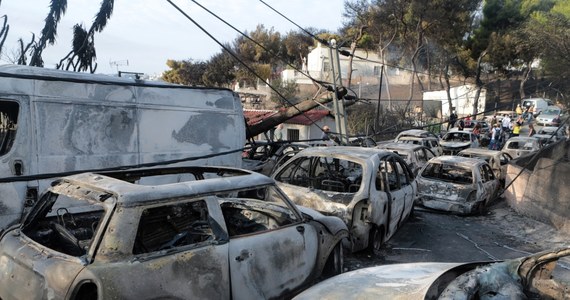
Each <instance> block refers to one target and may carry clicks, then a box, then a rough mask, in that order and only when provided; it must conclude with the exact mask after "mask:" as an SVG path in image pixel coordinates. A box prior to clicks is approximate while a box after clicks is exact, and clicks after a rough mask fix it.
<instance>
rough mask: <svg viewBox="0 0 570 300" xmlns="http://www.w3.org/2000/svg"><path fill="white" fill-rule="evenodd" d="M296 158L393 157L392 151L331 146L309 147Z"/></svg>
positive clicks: (360, 158)
mask: <svg viewBox="0 0 570 300" xmlns="http://www.w3.org/2000/svg"><path fill="white" fill-rule="evenodd" d="M297 155H298V156H323V157H335V158H351V159H352V160H355V161H360V162H362V161H365V160H368V159H369V158H370V157H373V156H375V155H381V156H385V155H395V154H394V153H393V152H392V151H388V150H384V149H377V148H374V147H354V146H331V147H310V148H306V149H303V150H301V151H300V152H299V153H298V154H297Z"/></svg>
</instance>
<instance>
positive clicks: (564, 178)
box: [504, 141, 570, 232]
mask: <svg viewBox="0 0 570 300" xmlns="http://www.w3.org/2000/svg"><path fill="white" fill-rule="evenodd" d="M568 151H569V147H568V142H566V141H562V142H559V143H556V144H553V145H551V146H549V147H548V148H546V149H544V151H541V153H539V154H538V155H536V156H535V157H533V155H530V156H525V157H521V158H518V159H517V160H514V161H513V163H511V164H509V165H508V168H507V178H506V184H507V185H508V184H510V183H511V182H513V180H514V182H513V183H512V184H511V185H510V186H508V188H507V190H506V191H505V194H504V195H505V198H506V199H507V202H508V203H509V205H510V206H511V207H512V208H513V209H514V210H515V211H517V212H519V213H521V214H523V215H526V216H528V217H531V218H533V219H537V220H539V221H542V222H545V223H548V224H551V225H553V226H554V227H556V228H557V229H559V230H562V231H567V232H570V184H568V181H569V179H570V163H569V162H568V160H567V158H568V157H569V155H568ZM525 167H526V168H525Z"/></svg>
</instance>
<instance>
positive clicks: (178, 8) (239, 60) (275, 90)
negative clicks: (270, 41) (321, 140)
mask: <svg viewBox="0 0 570 300" xmlns="http://www.w3.org/2000/svg"><path fill="white" fill-rule="evenodd" d="M167 1H168V3H170V4H171V5H172V6H173V7H174V8H176V10H178V11H179V12H180V13H181V14H182V15H183V16H184V17H186V18H187V19H188V20H189V21H190V22H192V23H194V25H196V27H198V28H199V29H200V30H202V32H204V33H205V34H206V35H208V37H210V38H211V39H212V40H213V41H214V42H216V43H217V44H218V45H219V46H220V47H222V49H224V50H225V51H226V52H227V53H228V54H230V55H231V56H232V57H233V58H234V59H235V60H237V61H238V62H239V63H240V64H242V65H243V66H244V67H245V68H246V69H247V70H248V71H249V72H251V73H252V74H253V75H255V77H257V78H259V79H261V80H263V81H265V79H263V78H262V77H261V76H260V75H259V74H257V72H255V70H253V69H252V68H251V67H250V66H248V65H247V64H246V63H245V62H244V61H242V60H241V59H240V58H239V57H238V56H237V55H236V54H235V53H233V52H232V51H231V50H230V49H228V48H227V47H226V46H224V45H223V44H222V43H221V42H220V41H218V40H217V39H216V38H215V37H214V36H212V34H210V33H209V32H208V31H207V30H206V29H204V28H203V27H202V26H200V24H198V22H196V21H195V20H194V19H193V18H192V17H190V16H189V15H188V14H187V13H186V12H184V11H183V10H182V9H181V8H180V7H178V6H177V5H176V4H174V3H173V2H172V1H171V0H167ZM267 86H268V87H269V88H270V89H271V90H272V91H273V92H275V93H276V94H277V95H278V96H279V97H281V98H282V99H283V100H285V101H286V102H287V103H289V105H291V107H294V108H295V109H296V110H297V111H298V112H299V113H300V114H301V115H302V116H303V117H305V118H306V119H307V120H309V122H311V124H313V125H315V126H317V128H319V129H320V130H323V129H322V128H321V127H320V126H319V125H318V124H317V123H316V121H314V120H312V119H311V118H310V117H309V116H307V115H306V114H305V113H304V112H303V111H301V110H300V109H299V108H298V107H297V106H296V105H294V104H293V103H291V101H289V100H288V99H287V98H285V96H283V95H282V94H281V93H280V92H279V91H278V90H277V89H275V88H274V87H273V86H272V85H271V84H269V83H268V84H267Z"/></svg>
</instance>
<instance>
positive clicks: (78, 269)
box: [0, 167, 348, 300]
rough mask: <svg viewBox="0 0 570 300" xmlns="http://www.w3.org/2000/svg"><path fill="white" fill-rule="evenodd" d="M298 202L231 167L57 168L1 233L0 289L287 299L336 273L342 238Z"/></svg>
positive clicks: (16, 293) (52, 295) (339, 226)
mask: <svg viewBox="0 0 570 300" xmlns="http://www.w3.org/2000/svg"><path fill="white" fill-rule="evenodd" d="M300 209H301V210H299V208H297V206H295V205H294V204H293V203H292V202H291V201H290V200H289V199H288V198H287V196H285V194H283V193H282V192H281V191H280V190H279V188H278V187H276V186H275V183H274V181H273V180H271V179H270V178H268V177H266V176H263V175H261V174H257V173H253V172H249V171H245V170H239V169H231V168H221V167H219V168H218V167H186V168H171V169H152V170H137V171H128V172H114V173H105V174H93V173H83V174H78V175H73V176H68V177H64V178H62V179H59V180H57V181H55V182H53V184H52V187H50V188H49V189H48V190H47V191H46V193H44V194H43V196H42V197H41V199H40V200H39V201H38V203H37V204H36V205H35V206H34V207H33V209H32V210H31V211H30V212H29V214H28V215H27V216H26V217H25V219H24V220H23V222H22V223H21V224H18V225H15V226H12V227H10V228H9V229H7V230H6V231H5V232H4V233H3V234H2V237H1V240H0V274H11V275H10V276H7V277H6V276H5V277H4V278H3V280H1V281H0V298H1V299H3V300H9V299H37V298H39V299H48V298H49V299H143V298H144V299H148V298H153V299H156V298H169V299H190V298H199V299H259V298H264V299H268V298H282V297H290V296H292V295H294V293H296V292H298V291H299V290H300V289H302V288H304V287H306V286H308V285H310V284H312V283H314V282H315V280H317V279H318V278H321V276H324V277H328V276H332V275H335V274H338V273H340V272H342V263H343V258H342V255H343V254H342V240H343V239H345V238H346V237H347V236H348V231H347V228H346V226H345V225H344V224H343V222H342V221H341V220H340V219H338V218H335V217H326V216H323V215H321V214H319V213H318V212H316V211H313V210H310V209H307V208H300ZM137 274H144V277H139V276H137Z"/></svg>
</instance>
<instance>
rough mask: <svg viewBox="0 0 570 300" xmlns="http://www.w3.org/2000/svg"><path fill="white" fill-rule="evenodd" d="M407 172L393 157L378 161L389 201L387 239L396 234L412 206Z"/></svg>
mask: <svg viewBox="0 0 570 300" xmlns="http://www.w3.org/2000/svg"><path fill="white" fill-rule="evenodd" d="M407 170H408V168H407V167H406V165H405V162H404V161H402V160H400V159H397V158H396V157H394V156H391V155H389V156H385V157H383V158H382V159H381V161H380V174H381V176H382V177H384V178H385V180H384V182H386V183H387V185H386V186H385V187H384V191H385V192H386V193H387V194H388V195H389V197H388V198H389V199H390V201H389V203H390V204H389V208H388V209H389V213H388V215H389V220H388V226H387V231H386V236H387V237H390V236H392V234H394V233H395V232H396V230H397V229H398V228H399V226H400V225H401V223H402V222H403V220H404V219H405V217H406V213H409V211H410V210H411V206H412V205H413V197H414V195H413V194H414V193H413V187H412V181H411V178H410V177H411V174H409V172H408V171H407Z"/></svg>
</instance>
